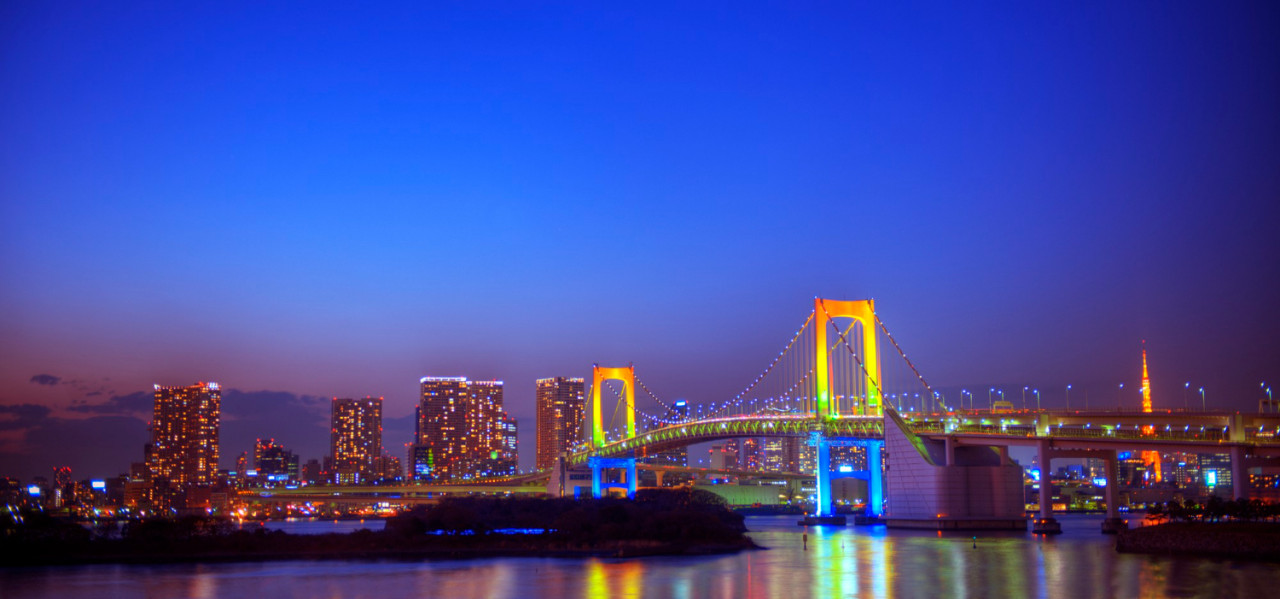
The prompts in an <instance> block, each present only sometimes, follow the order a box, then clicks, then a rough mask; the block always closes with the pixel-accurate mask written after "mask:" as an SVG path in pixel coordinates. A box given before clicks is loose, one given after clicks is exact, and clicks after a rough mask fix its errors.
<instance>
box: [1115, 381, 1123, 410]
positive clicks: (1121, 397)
mask: <svg viewBox="0 0 1280 599" xmlns="http://www.w3.org/2000/svg"><path fill="white" fill-rule="evenodd" d="M1123 399H1124V383H1120V392H1119V393H1118V394H1117V395H1116V410H1117V411H1118V410H1119V409H1120V402H1121V401H1122V400H1123Z"/></svg>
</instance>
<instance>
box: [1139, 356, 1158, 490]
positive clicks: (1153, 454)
mask: <svg viewBox="0 0 1280 599" xmlns="http://www.w3.org/2000/svg"><path fill="white" fill-rule="evenodd" d="M1142 411H1143V412H1150V411H1151V377H1150V376H1148V375H1147V342H1146V340H1145V339H1144V340H1143V341H1142ZM1142 432H1143V433H1145V434H1148V435H1150V434H1153V433H1155V427H1151V426H1147V427H1144V428H1143V429H1142ZM1142 461H1143V462H1144V463H1145V464H1146V465H1147V472H1148V473H1150V476H1151V479H1152V480H1154V481H1155V482H1160V481H1161V479H1162V478H1163V477H1162V476H1161V474H1160V452H1158V451H1144V452H1142Z"/></svg>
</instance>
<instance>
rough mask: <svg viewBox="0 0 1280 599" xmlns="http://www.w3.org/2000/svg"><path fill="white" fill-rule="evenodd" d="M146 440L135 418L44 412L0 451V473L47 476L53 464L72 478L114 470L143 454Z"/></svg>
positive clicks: (114, 472) (117, 471)
mask: <svg viewBox="0 0 1280 599" xmlns="http://www.w3.org/2000/svg"><path fill="white" fill-rule="evenodd" d="M5 407H13V406H0V409H3V408H5ZM38 407H39V406H38ZM46 409H47V408H46ZM146 442H147V423H146V422H144V421H142V420H140V419H138V418H132V417H128V416H95V417H93V418H87V419H68V418H57V417H45V418H42V419H40V420H39V421H38V422H34V423H32V425H31V426H30V427H28V428H27V429H26V430H25V434H24V436H23V442H22V443H21V445H20V446H18V447H10V446H6V448H5V450H4V451H0V476H16V477H18V478H20V479H22V480H30V479H31V478H32V477H34V476H46V477H47V476H50V475H51V473H52V471H53V470H52V469H53V468H54V467H56V466H70V467H71V474H72V477H73V478H75V479H76V480H82V479H85V478H99V477H107V476H115V475H117V474H122V473H125V472H128V471H129V464H130V463H132V462H138V461H141V460H142V447H143V445H144V444H145V443H146Z"/></svg>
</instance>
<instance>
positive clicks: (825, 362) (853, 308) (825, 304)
mask: <svg viewBox="0 0 1280 599" xmlns="http://www.w3.org/2000/svg"><path fill="white" fill-rule="evenodd" d="M813 316H814V355H815V361H814V364H815V372H814V381H815V383H814V385H815V387H816V388H815V389H814V396H815V398H816V400H817V401H816V404H817V408H816V409H817V413H816V414H815V416H817V419H818V422H819V425H821V424H822V423H823V422H825V421H829V420H834V419H836V418H838V417H839V416H840V414H839V413H838V406H837V404H836V402H834V401H832V399H833V397H832V393H831V388H832V385H831V356H830V355H828V351H827V347H828V344H827V326H828V325H829V323H830V322H831V320H832V319H835V318H852V319H853V320H854V321H856V322H857V324H859V325H861V329H862V334H861V338H860V339H857V340H856V341H855V342H861V344H862V356H861V358H862V366H863V373H862V377H863V378H864V379H865V380H864V383H865V385H864V388H865V389H866V390H867V399H866V402H864V403H863V404H862V405H860V406H859V407H858V409H857V412H858V415H861V416H883V415H884V406H883V405H882V403H883V402H882V400H881V398H882V395H883V393H882V390H881V388H880V380H881V379H880V352H879V348H878V344H877V343H876V324H877V322H876V310H875V300H869V299H867V300H853V301H846V300H829V299H822V298H819V297H815V298H814V299H813ZM855 330H856V327H854V326H853V325H850V326H849V330H847V331H845V332H844V335H845V340H846V341H847V340H848V339H849V337H852V336H853V334H854V332H855ZM809 443H810V444H811V445H813V446H814V450H815V452H816V454H817V458H818V459H817V460H815V462H816V466H817V468H816V470H817V471H816V472H815V473H814V474H815V479H816V481H815V482H816V483H817V487H818V489H817V491H818V492H817V495H818V497H817V513H816V514H815V518H814V519H813V522H814V523H824V522H830V523H841V524H842V523H843V522H844V519H843V517H841V516H837V515H836V512H835V505H834V502H833V501H832V495H831V478H832V472H831V447H832V446H849V445H856V446H859V447H862V448H863V449H864V450H865V451H866V452H867V470H866V471H863V472H857V473H842V474H837V475H836V476H837V477H841V476H855V477H857V478H861V479H863V480H866V481H867V490H868V495H869V497H868V501H867V515H868V516H870V517H872V518H878V517H880V516H881V515H883V512H884V500H883V497H884V495H883V486H882V485H883V481H882V480H881V469H880V449H881V447H883V445H884V441H883V440H879V439H852V438H848V439H846V438H828V437H826V436H825V434H824V433H822V432H821V431H814V432H813V433H812V435H811V437H810V440H809Z"/></svg>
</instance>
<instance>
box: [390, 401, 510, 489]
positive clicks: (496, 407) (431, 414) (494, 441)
mask: <svg viewBox="0 0 1280 599" xmlns="http://www.w3.org/2000/svg"><path fill="white" fill-rule="evenodd" d="M419 383H420V384H421V391H422V393H421V399H420V401H419V403H418V412H417V416H418V427H417V429H418V430H417V434H416V435H415V437H416V438H415V443H414V445H415V446H416V447H414V448H411V449H410V452H411V456H410V459H411V460H413V461H412V463H411V468H412V471H413V473H414V477H415V478H429V479H435V480H448V479H457V478H471V477H482V476H496V475H503V474H511V473H514V472H515V468H516V463H517V453H516V448H515V447H514V445H515V443H514V442H511V441H512V439H510V438H509V436H508V430H510V431H511V432H514V430H515V423H514V421H513V420H511V419H510V418H509V417H508V416H507V413H506V412H505V411H504V410H503V409H502V390H503V383H502V381H469V380H467V378H466V377H460V376H450V377H434V376H424V377H422V378H421V379H420V380H419ZM508 422H509V423H510V426H509V427H508V425H507V424H508ZM508 442H511V443H510V446H508Z"/></svg>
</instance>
